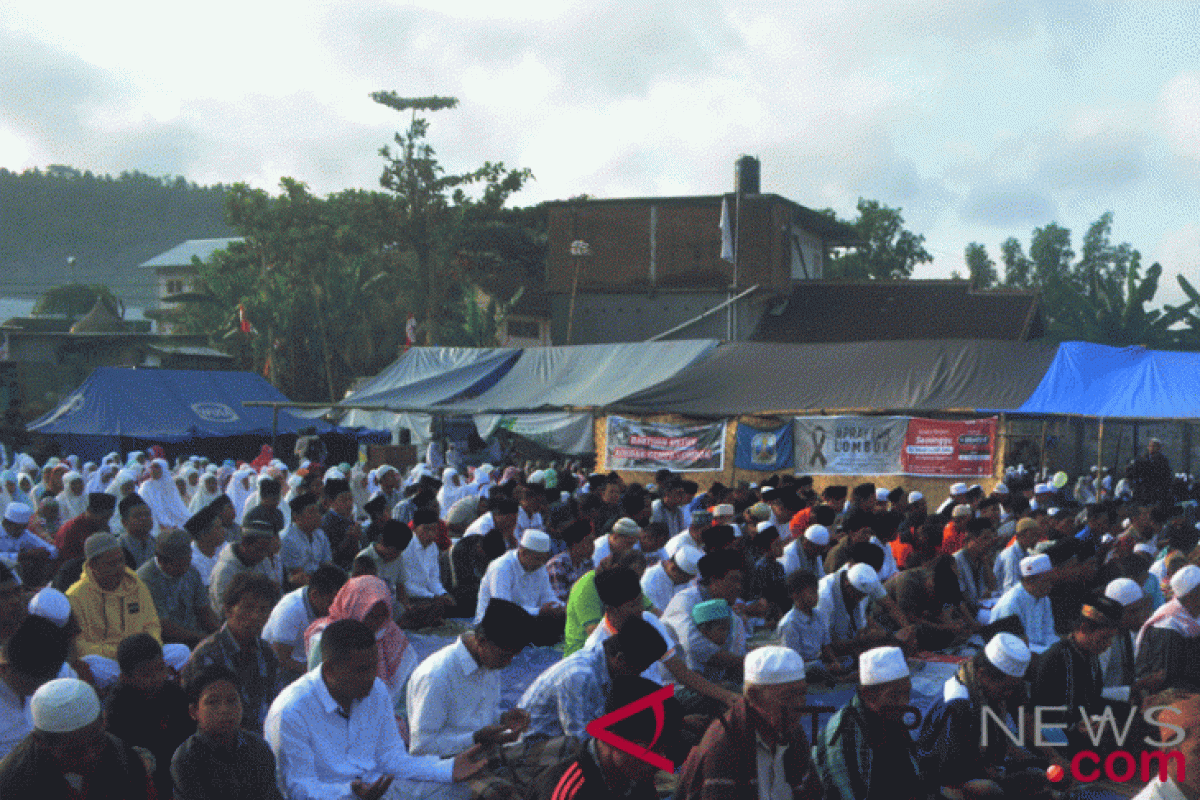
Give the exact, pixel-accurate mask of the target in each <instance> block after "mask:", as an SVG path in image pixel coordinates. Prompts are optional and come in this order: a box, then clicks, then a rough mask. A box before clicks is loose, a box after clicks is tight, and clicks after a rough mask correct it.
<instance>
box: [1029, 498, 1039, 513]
mask: <svg viewBox="0 0 1200 800" xmlns="http://www.w3.org/2000/svg"><path fill="white" fill-rule="evenodd" d="M1039 508H1041V506H1040V505H1038V501H1037V500H1030V501H1029V510H1030V511H1037V510H1038V509H1039Z"/></svg>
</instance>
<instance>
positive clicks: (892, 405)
mask: <svg viewBox="0 0 1200 800" xmlns="http://www.w3.org/2000/svg"><path fill="white" fill-rule="evenodd" d="M848 324H853V323H852V322H849V323H848ZM1056 351H1057V345H1054V344H1046V343H1040V342H1007V341H993V340H957V339H951V340H938V341H925V340H921V341H899V342H893V341H889V342H849V343H838V344H770V343H759V342H732V343H729V344H723V345H721V346H720V347H718V348H717V349H716V350H715V351H714V352H713V353H711V354H710V355H709V356H708V357H707V358H705V359H704V360H702V361H700V362H698V363H696V364H693V365H692V366H691V367H689V368H688V369H685V370H683V371H682V372H680V373H679V374H678V375H676V376H674V377H673V378H669V379H667V380H666V381H664V382H662V383H660V384H658V385H657V386H652V387H650V388H648V389H646V390H644V391H641V392H638V393H636V394H633V395H630V396H628V397H626V398H625V399H624V400H622V401H620V402H618V403H616V404H614V410H621V411H626V412H632V413H643V414H648V413H658V414H668V413H670V414H683V415H688V416H700V417H720V416H729V415H736V414H764V415H784V414H794V413H807V412H813V411H822V410H826V411H831V412H832V411H857V412H864V411H907V412H932V411H951V410H954V411H974V410H975V409H979V408H1016V407H1018V406H1020V405H1021V404H1022V403H1024V402H1025V401H1026V400H1027V399H1028V398H1029V396H1030V394H1031V393H1032V392H1033V390H1034V389H1036V388H1037V386H1038V383H1039V382H1040V381H1041V379H1042V376H1043V375H1045V373H1046V369H1047V368H1048V367H1049V365H1050V363H1051V361H1053V359H1054V356H1055V352H1056Z"/></svg>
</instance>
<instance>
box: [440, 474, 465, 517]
mask: <svg viewBox="0 0 1200 800" xmlns="http://www.w3.org/2000/svg"><path fill="white" fill-rule="evenodd" d="M457 478H458V470H456V469H455V468H454V467H446V468H445V469H444V470H442V488H441V489H438V493H437V501H438V505H439V506H440V507H441V509H442V519H445V518H446V515H447V514H448V513H450V506H452V505H454V504H455V503H457V502H458V501H459V500H461V499H462V498H463V496H464V495H467V494H472V493H473V490H472V488H471V486H470V485H469V484H468V485H465V486H464V485H463V484H461V483H457V484H456V479H457Z"/></svg>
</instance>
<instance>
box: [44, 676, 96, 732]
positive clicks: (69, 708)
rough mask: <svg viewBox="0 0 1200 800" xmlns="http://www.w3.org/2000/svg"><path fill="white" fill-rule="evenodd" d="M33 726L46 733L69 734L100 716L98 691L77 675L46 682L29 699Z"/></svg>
mask: <svg viewBox="0 0 1200 800" xmlns="http://www.w3.org/2000/svg"><path fill="white" fill-rule="evenodd" d="M29 707H30V711H31V712H32V715H33V727H35V728H37V729H38V730H39V731H45V732H46V733H70V732H72V731H77V730H79V729H80V728H86V727H87V726H88V725H91V724H92V723H93V722H95V721H96V720H98V719H99V718H100V698H99V697H97V696H96V690H95V689H93V688H92V687H91V686H88V685H87V684H86V683H84V682H83V681H81V680H79V679H78V678H59V679H57V680H53V681H50V682H49V683H47V684H44V685H43V686H42V687H41V688H40V689H38V690H37V691H36V692H34V693H33V699H32V700H30V701H29Z"/></svg>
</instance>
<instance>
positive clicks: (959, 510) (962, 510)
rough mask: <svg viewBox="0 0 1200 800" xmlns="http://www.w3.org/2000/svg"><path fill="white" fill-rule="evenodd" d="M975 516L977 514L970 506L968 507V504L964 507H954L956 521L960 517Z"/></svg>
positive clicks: (963, 505) (964, 504)
mask: <svg viewBox="0 0 1200 800" xmlns="http://www.w3.org/2000/svg"><path fill="white" fill-rule="evenodd" d="M974 514H975V512H974V511H972V510H971V507H970V506H969V505H967V504H966V503H963V504H962V505H959V506H955V507H954V513H953V515H952V516H953V517H954V518H955V519H958V518H960V517H970V516H973V515H974Z"/></svg>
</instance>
